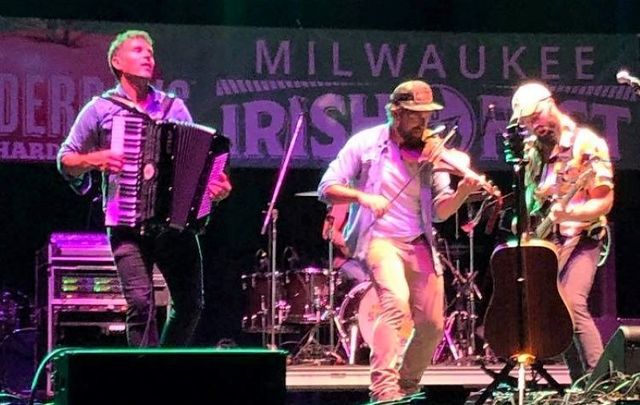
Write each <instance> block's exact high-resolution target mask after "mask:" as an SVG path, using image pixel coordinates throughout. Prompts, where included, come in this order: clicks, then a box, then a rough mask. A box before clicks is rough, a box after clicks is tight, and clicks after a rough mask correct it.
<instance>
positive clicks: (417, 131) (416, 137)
mask: <svg viewBox="0 0 640 405" xmlns="http://www.w3.org/2000/svg"><path fill="white" fill-rule="evenodd" d="M423 132H424V129H423V128H421V127H414V128H412V129H410V130H408V131H402V130H400V129H398V133H399V134H400V137H401V138H402V141H403V145H404V146H405V147H407V148H409V149H417V148H422V146H424V142H422V133H423Z"/></svg>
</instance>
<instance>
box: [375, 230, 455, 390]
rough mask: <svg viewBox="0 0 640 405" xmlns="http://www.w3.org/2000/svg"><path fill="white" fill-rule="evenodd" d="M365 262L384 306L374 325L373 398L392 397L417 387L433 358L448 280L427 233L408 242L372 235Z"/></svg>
mask: <svg viewBox="0 0 640 405" xmlns="http://www.w3.org/2000/svg"><path fill="white" fill-rule="evenodd" d="M367 265H368V266H369V269H370V270H371V274H372V276H373V280H374V285H375V288H376V291H377V293H378V297H379V299H380V307H381V309H380V311H381V312H380V316H379V317H378V319H377V320H376V321H375V323H374V327H373V343H372V348H371V358H370V364H371V386H370V390H371V394H372V396H373V397H374V398H388V397H393V396H395V395H397V394H401V393H402V392H403V391H404V392H411V391H414V390H417V389H418V384H419V382H420V379H421V377H422V374H423V373H424V370H425V368H426V367H427V366H428V365H429V364H430V363H431V357H432V355H433V352H434V350H435V348H436V346H437V345H438V343H439V342H440V339H441V338H442V334H443V327H444V282H443V278H442V276H438V275H437V274H436V273H435V271H434V267H433V257H432V251H431V247H430V246H429V244H428V242H427V241H426V239H425V238H424V237H421V238H419V239H417V240H416V241H413V242H410V243H405V242H398V241H395V240H391V239H384V238H374V239H372V241H371V244H370V246H369V251H368V254H367ZM408 319H412V320H413V323H414V333H413V337H412V338H409V343H408V345H406V347H404V345H403V339H402V338H401V336H400V330H401V327H402V325H403V323H404V322H406V321H407V320H408ZM403 351H404V355H403ZM401 357H402V360H401V359H400V358H401Z"/></svg>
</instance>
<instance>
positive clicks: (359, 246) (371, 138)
mask: <svg viewBox="0 0 640 405" xmlns="http://www.w3.org/2000/svg"><path fill="white" fill-rule="evenodd" d="M389 129H390V127H389V124H383V125H379V126H376V127H372V128H369V129H365V130H363V131H360V132H358V133H356V134H355V135H353V136H352V137H351V138H350V139H349V140H348V141H347V143H346V144H345V145H344V147H343V148H342V149H341V150H340V152H339V153H338V156H337V157H336V158H335V160H333V161H332V162H331V163H330V164H329V167H328V168H327V171H326V172H325V173H324V175H323V176H322V179H321V180H320V184H319V186H318V195H319V198H320V199H321V200H323V201H325V202H326V201H327V198H326V194H325V192H326V190H327V188H328V187H329V186H332V185H336V184H338V185H342V186H350V187H354V188H356V189H358V190H360V191H363V192H365V193H368V194H374V195H378V194H380V188H381V185H382V167H383V166H384V165H383V163H384V160H385V159H386V160H388V159H390V158H391V157H390V152H389V146H388V145H389V142H391V140H390V139H389ZM419 176H420V207H421V217H422V224H421V226H422V227H423V229H422V231H423V232H424V235H425V236H426V237H427V239H428V240H429V243H430V245H431V246H432V247H433V243H432V242H433V241H432V223H433V222H434V221H435V222H439V221H441V220H442V219H441V218H437V217H435V213H434V209H433V207H434V205H435V204H437V202H438V201H439V200H440V199H442V198H444V197H445V196H447V195H450V194H452V193H453V190H452V189H451V187H450V183H451V179H450V177H449V175H448V174H447V173H443V172H438V173H434V172H432V167H431V165H426V166H425V167H424V168H423V169H422V171H421V173H420V175H419ZM374 220H375V218H374V215H373V212H371V210H368V209H361V207H360V205H359V204H351V206H350V208H349V219H348V222H347V224H346V226H345V228H344V231H343V233H344V239H345V242H346V244H347V247H348V248H349V251H350V252H353V256H354V257H356V258H358V259H360V260H364V259H365V258H366V253H367V249H368V247H369V242H370V240H371V233H372V232H371V230H372V226H371V225H372V224H373V221H374ZM434 257H435V256H434Z"/></svg>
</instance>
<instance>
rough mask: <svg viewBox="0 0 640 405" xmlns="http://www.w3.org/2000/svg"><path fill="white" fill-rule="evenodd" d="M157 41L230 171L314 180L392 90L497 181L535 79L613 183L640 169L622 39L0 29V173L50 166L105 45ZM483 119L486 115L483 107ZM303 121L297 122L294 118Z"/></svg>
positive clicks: (99, 87)
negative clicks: (424, 92)
mask: <svg viewBox="0 0 640 405" xmlns="http://www.w3.org/2000/svg"><path fill="white" fill-rule="evenodd" d="M126 29H143V30H146V31H148V32H149V33H150V35H151V36H152V38H153V39H154V41H155V44H154V48H155V54H156V63H157V73H156V79H155V82H154V84H155V86H157V87H158V88H160V89H163V90H165V91H171V92H174V93H175V94H177V95H178V96H180V97H182V98H183V99H185V100H186V102H187V105H188V106H189V108H190V110H191V112H192V115H193V116H194V119H195V120H196V121H197V122H199V123H201V124H205V125H209V126H213V127H215V128H217V129H218V130H219V131H221V132H222V133H223V134H224V135H226V136H227V137H229V138H230V139H231V141H232V145H233V149H232V150H233V152H232V164H233V166H235V167H272V168H273V167H278V166H279V165H280V162H281V160H282V156H283V154H284V153H285V152H286V150H287V147H288V144H289V141H290V140H291V138H292V135H293V133H294V131H295V128H296V127H297V126H298V124H299V127H300V132H299V137H298V139H297V142H296V144H295V145H294V150H293V156H292V162H293V163H292V164H293V166H295V167H307V168H323V167H325V166H326V165H327V164H328V162H329V161H330V160H331V159H333V158H334V157H335V155H336V154H337V152H338V150H339V149H340V148H341V146H342V145H343V144H344V143H345V141H346V140H347V139H348V137H349V136H350V135H351V134H353V133H354V132H356V131H358V130H360V129H363V128H365V127H368V126H371V125H376V124H378V123H382V122H384V121H385V119H386V118H385V109H384V106H385V104H386V102H387V99H388V94H389V93H390V92H391V90H392V89H393V88H394V87H395V86H396V85H397V84H398V83H399V82H401V81H404V80H407V79H413V78H422V79H423V80H426V81H427V82H429V83H430V84H432V85H433V87H434V90H435V96H436V99H437V100H439V102H441V103H442V104H444V106H445V109H444V110H443V111H442V112H440V113H438V114H437V115H434V116H433V119H432V120H433V121H434V125H435V123H438V122H439V123H443V124H447V125H448V126H450V127H451V126H453V125H455V124H457V125H458V132H457V134H456V136H455V138H454V139H453V141H452V145H453V146H456V147H458V148H460V149H462V150H464V151H467V152H469V153H470V154H471V155H472V160H473V164H474V166H475V167H478V168H480V169H485V170H486V169H494V170H495V169H498V170H499V169H504V170H507V169H508V166H507V165H506V164H505V163H504V162H503V159H502V154H501V138H500V135H501V133H502V132H503V131H504V130H505V126H506V122H507V120H508V118H509V115H510V113H511V111H510V103H509V101H510V96H511V94H512V92H513V90H514V88H515V87H516V86H517V85H518V84H519V83H521V82H522V81H524V80H527V79H534V78H535V79H540V80H543V81H545V82H547V83H548V84H549V85H550V86H551V87H552V88H553V89H554V91H555V94H556V96H557V99H558V100H559V101H560V103H561V106H562V107H563V108H564V109H566V110H568V111H571V112H572V113H573V115H574V116H575V117H576V119H578V120H579V121H580V122H582V123H585V124H588V125H590V126H592V127H593V128H594V129H595V130H596V131H597V132H599V133H600V134H602V135H603V136H604V137H606V139H607V142H608V144H609V145H610V149H611V155H612V158H613V159H614V160H615V161H616V168H617V169H639V168H640V159H637V158H636V157H637V156H640V150H639V149H640V142H637V141H636V137H638V136H640V126H639V122H640V108H639V107H638V100H637V99H636V97H635V95H634V94H633V91H632V89H631V88H630V87H628V86H625V85H620V84H618V83H617V82H616V80H615V75H616V72H617V71H618V70H619V69H620V68H623V67H624V68H627V69H629V70H630V71H631V73H632V74H633V73H638V74H640V67H638V62H637V61H638V40H637V38H636V36H634V35H587V34H584V35H543V34H472V33H455V34H454V33H438V32H383V31H349V30H327V29H303V30H301V29H274V28H236V27H218V26H186V25H184V26H183V25H149V24H119V23H106V22H85V21H59V20H41V19H17V18H1V17H0V160H1V161H4V162H25V163H28V162H53V161H54V160H55V155H56V151H57V149H58V145H59V144H60V143H61V142H62V140H63V139H64V137H65V135H66V133H67V132H68V130H69V127H70V126H71V124H72V123H73V120H74V119H75V116H76V114H77V113H78V110H79V108H81V107H82V105H84V103H85V102H86V101H87V100H89V99H90V98H91V97H93V96H96V95H99V94H100V93H101V92H102V91H104V90H106V89H108V88H111V87H112V86H113V85H114V83H115V81H114V78H113V76H112V75H111V72H110V71H109V68H108V65H107V58H106V54H107V49H108V46H109V43H110V41H111V40H112V39H113V37H114V35H115V34H116V33H118V32H120V31H123V30H126ZM490 105H493V106H494V108H493V109H490V108H489V106H490ZM303 112H305V113H303Z"/></svg>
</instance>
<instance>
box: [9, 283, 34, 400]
mask: <svg viewBox="0 0 640 405" xmlns="http://www.w3.org/2000/svg"><path fill="white" fill-rule="evenodd" d="M33 314H34V312H33V306H32V304H31V301H30V299H29V297H28V296H27V295H25V294H24V293H22V292H20V291H18V290H15V289H9V288H2V289H0V394H1V393H11V394H16V395H18V394H22V393H23V392H24V391H25V390H26V389H28V387H29V383H30V382H31V381H30V376H29V370H30V367H31V366H33V364H32V363H33V349H34V346H33V343H34V342H33V338H34V336H35V334H34V333H35V329H34V328H33V327H32V325H33V324H34V319H33ZM0 396H1V395H0Z"/></svg>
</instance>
